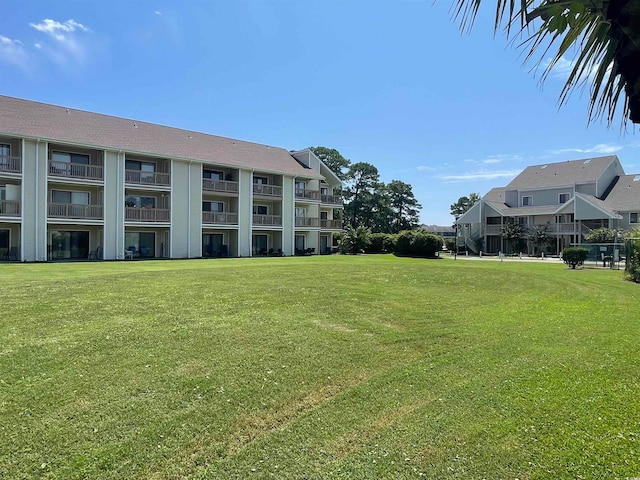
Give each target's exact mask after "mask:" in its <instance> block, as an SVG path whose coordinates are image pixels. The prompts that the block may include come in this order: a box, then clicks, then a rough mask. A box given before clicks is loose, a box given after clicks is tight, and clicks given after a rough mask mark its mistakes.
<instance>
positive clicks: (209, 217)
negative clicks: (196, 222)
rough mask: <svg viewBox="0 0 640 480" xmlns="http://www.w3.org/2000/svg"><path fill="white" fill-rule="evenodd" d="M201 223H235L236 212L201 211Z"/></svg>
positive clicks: (236, 222) (236, 218) (236, 221)
mask: <svg viewBox="0 0 640 480" xmlns="http://www.w3.org/2000/svg"><path fill="white" fill-rule="evenodd" d="M202 223H213V224H221V225H237V224H238V214H237V213H230V212H202Z"/></svg>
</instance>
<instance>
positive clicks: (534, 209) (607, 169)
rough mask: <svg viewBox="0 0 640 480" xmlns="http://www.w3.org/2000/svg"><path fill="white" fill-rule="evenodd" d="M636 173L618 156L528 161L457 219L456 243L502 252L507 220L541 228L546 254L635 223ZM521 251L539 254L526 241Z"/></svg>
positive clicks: (639, 190)
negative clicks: (592, 234) (545, 237)
mask: <svg viewBox="0 0 640 480" xmlns="http://www.w3.org/2000/svg"><path fill="white" fill-rule="evenodd" d="M639 220H640V175H626V174H625V172H624V169H623V168H622V165H621V164H620V160H619V159H618V157H617V156H615V155H612V156H606V157H597V158H587V159H582V160H573V161H568V162H558V163H547V164H541V165H533V166H530V167H527V168H526V169H524V170H523V171H522V172H521V173H520V174H519V175H518V176H516V177H515V178H514V179H513V180H512V181H511V182H510V183H509V184H508V185H507V186H506V187H500V188H494V189H492V190H491V191H489V192H488V193H487V194H486V195H485V196H484V197H482V199H481V201H479V202H478V203H476V204H475V205H474V206H473V207H471V208H470V209H469V210H468V211H467V212H466V213H465V214H464V215H462V216H461V217H460V218H459V219H458V220H457V222H458V227H459V229H458V232H459V239H458V240H459V242H461V243H463V244H464V245H465V246H466V248H468V249H469V250H471V251H474V252H478V250H479V248H478V246H479V245H482V251H483V252H486V253H498V252H506V251H507V250H508V245H506V240H505V239H504V238H503V235H502V232H503V228H504V227H505V225H507V224H509V223H510V224H518V225H521V226H522V227H524V228H523V230H524V231H527V232H529V233H532V232H534V231H535V230H536V229H544V230H545V231H546V232H547V233H548V234H549V235H550V236H551V237H552V238H553V243H552V244H551V245H549V246H548V250H547V251H548V252H549V253H555V254H557V253H559V252H561V251H562V249H563V248H565V247H568V246H570V245H576V244H580V243H582V242H583V240H584V236H585V235H586V234H587V233H589V232H590V231H591V230H593V229H597V228H614V229H619V230H628V229H630V228H634V227H637V226H640V222H639ZM525 247H526V248H525V251H524V252H523V253H539V252H536V251H534V250H535V248H536V246H535V245H534V244H532V242H531V240H526V243H525Z"/></svg>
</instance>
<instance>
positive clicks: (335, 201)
mask: <svg viewBox="0 0 640 480" xmlns="http://www.w3.org/2000/svg"><path fill="white" fill-rule="evenodd" d="M320 201H321V202H322V203H327V204H329V205H342V197H341V196H339V195H325V194H322V195H320Z"/></svg>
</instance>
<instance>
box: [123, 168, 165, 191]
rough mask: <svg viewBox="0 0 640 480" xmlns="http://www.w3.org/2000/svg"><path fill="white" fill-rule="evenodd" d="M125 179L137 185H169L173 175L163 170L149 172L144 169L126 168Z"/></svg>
mask: <svg viewBox="0 0 640 480" xmlns="http://www.w3.org/2000/svg"><path fill="white" fill-rule="evenodd" d="M125 181H126V182H127V183H135V184H136V185H150V186H154V185H155V186H161V187H164V186H169V185H171V175H170V174H169V173H163V172H147V171H144V170H125Z"/></svg>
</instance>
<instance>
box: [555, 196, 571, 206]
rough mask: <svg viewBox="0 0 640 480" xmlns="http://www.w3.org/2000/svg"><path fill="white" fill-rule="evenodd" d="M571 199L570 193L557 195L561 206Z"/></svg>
mask: <svg viewBox="0 0 640 480" xmlns="http://www.w3.org/2000/svg"><path fill="white" fill-rule="evenodd" d="M570 198H571V194H570V193H561V194H559V195H558V203H559V204H560V205H562V204H563V203H567V202H568V201H569V199H570Z"/></svg>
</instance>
